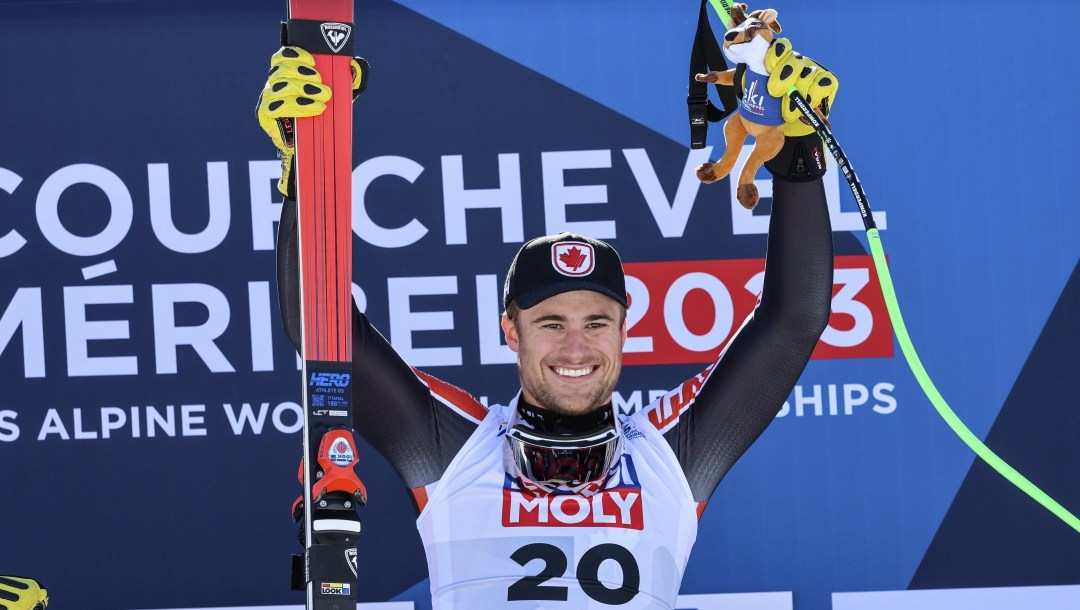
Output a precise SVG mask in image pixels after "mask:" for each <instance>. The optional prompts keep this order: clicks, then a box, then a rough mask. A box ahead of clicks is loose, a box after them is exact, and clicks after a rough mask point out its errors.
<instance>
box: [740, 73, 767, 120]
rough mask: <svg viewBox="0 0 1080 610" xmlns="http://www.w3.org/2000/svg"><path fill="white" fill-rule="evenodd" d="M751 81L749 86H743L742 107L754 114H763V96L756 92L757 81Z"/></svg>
mask: <svg viewBox="0 0 1080 610" xmlns="http://www.w3.org/2000/svg"><path fill="white" fill-rule="evenodd" d="M759 82H760V81H756V80H755V81H753V82H751V83H750V86H749V87H744V88H743V99H742V102H743V107H745V108H746V109H747V110H748V111H750V112H752V113H754V114H760V115H762V116H764V115H765V96H764V95H761V94H760V93H758V92H757V88H758V83H759Z"/></svg>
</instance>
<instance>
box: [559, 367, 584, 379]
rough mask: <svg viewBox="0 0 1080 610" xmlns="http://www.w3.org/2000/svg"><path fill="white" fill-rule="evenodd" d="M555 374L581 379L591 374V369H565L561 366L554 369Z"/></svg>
mask: <svg viewBox="0 0 1080 610" xmlns="http://www.w3.org/2000/svg"><path fill="white" fill-rule="evenodd" d="M555 372H556V373H558V374H559V375H562V376H563V377H583V376H585V375H588V374H589V373H591V372H592V367H586V368H583V369H565V368H563V367H561V366H557V367H555Z"/></svg>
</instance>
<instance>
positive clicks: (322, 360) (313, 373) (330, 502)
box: [284, 0, 365, 610]
mask: <svg viewBox="0 0 1080 610" xmlns="http://www.w3.org/2000/svg"><path fill="white" fill-rule="evenodd" d="M284 37H285V39H286V40H285V42H286V43H287V44H288V45H290V46H296V47H300V48H303V49H305V50H307V51H309V52H310V53H311V54H312V55H313V56H314V57H315V67H316V69H317V70H318V71H319V74H320V75H321V76H322V79H323V83H324V84H325V85H327V86H328V87H330V89H331V91H332V96H331V99H330V101H329V102H328V103H327V108H326V112H325V113H323V114H322V115H320V116H317V117H311V118H300V119H297V120H296V125H295V143H296V180H297V188H296V190H297V205H298V206H299V216H298V228H297V230H298V232H299V244H300V282H301V284H300V295H301V296H300V309H301V321H302V328H303V339H302V343H301V357H302V358H303V362H304V367H303V382H304V391H303V402H304V404H303V407H304V459H303V460H302V461H301V464H300V479H301V482H302V483H303V486H304V492H303V495H302V496H301V497H300V499H299V500H297V503H296V504H295V505H294V507H293V513H294V517H295V518H297V520H300V519H301V518H302V520H303V525H302V526H301V527H302V530H301V539H302V541H303V544H304V555H303V556H295V557H294V563H293V586H294V587H295V588H303V589H304V590H305V591H306V599H307V605H306V607H307V609H308V610H324V609H325V610H354V609H355V608H356V583H357V575H356V539H357V537H358V536H359V535H360V519H359V516H358V514H357V508H359V506H360V505H361V504H363V502H364V500H365V497H364V496H365V492H364V488H363V485H362V484H361V483H360V479H359V478H357V476H356V472H355V470H354V467H355V464H356V460H357V457H356V456H357V451H356V440H355V436H354V434H353V430H352V379H351V366H352V332H351V331H352V300H351V295H352V82H353V75H352V70H351V68H350V63H351V60H352V56H353V39H354V26H353V0H289V21H288V23H287V25H286V30H285V34H284Z"/></svg>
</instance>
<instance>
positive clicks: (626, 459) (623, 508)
mask: <svg viewBox="0 0 1080 610" xmlns="http://www.w3.org/2000/svg"><path fill="white" fill-rule="evenodd" d="M502 524H503V527H621V528H626V529H634V530H640V529H643V528H644V527H645V517H644V511H643V509H642V499H641V484H640V483H639V482H638V478H637V472H636V471H635V470H634V462H633V460H632V459H631V457H630V456H629V455H624V456H623V457H622V459H621V460H619V463H618V464H617V465H616V466H614V467H613V468H612V469H611V473H610V474H609V476H608V479H607V482H606V483H605V485H604V490H603V491H601V492H600V493H597V494H594V495H592V496H589V497H586V496H582V495H578V494H574V493H569V492H565V493H553V494H549V495H534V494H532V493H529V492H527V491H524V490H523V489H522V488H521V484H520V483H519V482H518V480H517V479H516V478H515V477H511V476H510V475H507V476H506V483H505V484H504V486H503V509H502Z"/></svg>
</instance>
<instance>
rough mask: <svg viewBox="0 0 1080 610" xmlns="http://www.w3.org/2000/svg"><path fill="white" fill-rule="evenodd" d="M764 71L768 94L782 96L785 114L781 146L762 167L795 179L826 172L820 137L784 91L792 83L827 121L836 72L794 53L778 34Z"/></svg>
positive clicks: (835, 82) (767, 55)
mask: <svg viewBox="0 0 1080 610" xmlns="http://www.w3.org/2000/svg"><path fill="white" fill-rule="evenodd" d="M765 71H766V72H768V73H769V83H768V89H769V94H770V95H773V96H776V97H782V98H784V99H783V100H782V101H781V103H780V105H781V112H782V116H783V118H784V147H783V148H782V149H780V152H779V153H777V154H776V156H774V157H773V158H772V159H770V160H769V161H766V162H765V168H766V169H767V170H769V172H771V173H772V175H773V176H774V177H775V178H780V179H786V180H792V181H796V182H801V181H806V180H813V179H816V178H819V177H821V176H822V175H824V174H825V167H826V166H825V159H826V157H827V156H828V152H827V151H826V150H825V147H824V144H823V143H822V142H821V138H820V137H819V136H818V135H817V133H816V132H815V131H814V128H813V127H812V126H811V125H810V122H809V121H808V120H806V117H804V116H803V115H802V112H800V111H799V109H798V108H797V107H796V106H795V102H793V101H792V100H791V99H790V98H787V97H786V95H785V94H786V93H787V92H788V91H789V90H790V89H791V87H792V85H794V86H795V89H796V90H797V91H798V92H799V93H800V94H802V96H803V97H804V98H806V102H807V103H808V104H810V106H811V107H812V108H813V109H814V110H815V111H816V112H817V114H818V116H819V117H820V118H821V120H823V121H824V122H825V124H826V125H828V124H829V114H830V112H832V107H833V104H834V102H835V101H836V90H837V89H838V88H839V87H840V83H839V81H838V80H837V78H836V75H835V74H833V73H832V72H830V71H829V70H828V69H826V68H825V67H824V66H822V65H821V64H819V63H817V62H816V61H814V60H812V59H810V58H809V57H805V56H803V55H801V54H799V53H796V52H795V51H794V50H793V49H792V48H791V42H790V41H789V40H788V39H786V38H777V39H776V40H774V41H773V43H772V46H770V47H769V51H768V53H766V55H765Z"/></svg>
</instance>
